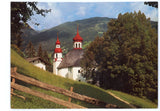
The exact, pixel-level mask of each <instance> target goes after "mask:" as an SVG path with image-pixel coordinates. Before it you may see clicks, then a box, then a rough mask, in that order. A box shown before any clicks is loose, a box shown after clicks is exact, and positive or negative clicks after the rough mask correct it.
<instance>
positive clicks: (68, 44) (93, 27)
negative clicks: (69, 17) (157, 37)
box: [22, 17, 158, 52]
mask: <svg viewBox="0 0 160 111" xmlns="http://www.w3.org/2000/svg"><path fill="white" fill-rule="evenodd" d="M110 20H111V18H107V17H93V18H88V19H83V20H77V21H73V22H66V23H63V24H61V25H58V26H56V27H53V28H51V29H48V30H44V31H41V32H37V31H35V30H33V29H32V28H31V27H29V26H28V27H27V28H24V29H23V32H24V34H23V35H22V37H23V39H24V46H23V47H26V45H27V44H28V42H29V41H32V43H33V44H34V46H35V47H36V48H38V45H39V44H41V45H42V47H43V49H45V50H47V51H48V52H53V49H54V48H55V41H56V38H57V32H58V35H59V38H60V41H61V46H62V48H63V49H66V50H70V49H72V46H73V44H72V43H73V41H72V39H73V37H74V36H75V35H76V32H77V24H79V33H80V35H81V36H82V37H83V39H84V41H92V40H94V38H95V37H97V36H102V35H103V33H104V32H106V31H107V23H108V22H109V21H110ZM157 24H158V23H157V22H153V21H151V25H152V27H154V28H155V29H156V30H157V29H158V25H157Z"/></svg>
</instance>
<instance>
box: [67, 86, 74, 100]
mask: <svg viewBox="0 0 160 111" xmlns="http://www.w3.org/2000/svg"><path fill="white" fill-rule="evenodd" d="M70 91H71V92H73V87H72V86H71V87H70ZM71 99H72V98H71V97H69V99H68V101H69V102H71Z"/></svg>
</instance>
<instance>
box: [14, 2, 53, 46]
mask: <svg viewBox="0 0 160 111" xmlns="http://www.w3.org/2000/svg"><path fill="white" fill-rule="evenodd" d="M36 5H37V2H11V44H16V45H17V46H18V47H20V46H21V44H22V39H21V34H22V32H21V28H22V27H23V26H25V25H26V22H27V21H28V20H30V17H31V16H32V15H34V14H40V15H42V16H45V14H46V13H48V12H50V11H51V10H44V9H38V8H37V6H36ZM35 24H36V25H38V23H35Z"/></svg>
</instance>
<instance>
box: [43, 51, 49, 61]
mask: <svg viewBox="0 0 160 111" xmlns="http://www.w3.org/2000/svg"><path fill="white" fill-rule="evenodd" d="M43 52H44V53H43V59H44V60H45V61H46V62H48V63H49V62H50V61H49V57H48V52H47V51H46V50H45V51H43Z"/></svg>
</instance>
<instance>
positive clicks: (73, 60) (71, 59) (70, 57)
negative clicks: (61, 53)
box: [58, 49, 84, 69]
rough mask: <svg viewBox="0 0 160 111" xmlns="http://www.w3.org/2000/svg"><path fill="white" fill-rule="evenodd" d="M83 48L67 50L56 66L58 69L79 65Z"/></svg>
mask: <svg viewBox="0 0 160 111" xmlns="http://www.w3.org/2000/svg"><path fill="white" fill-rule="evenodd" d="M83 53H84V52H83V50H82V49H81V50H75V49H72V50H71V51H69V52H68V53H67V54H66V55H65V57H64V58H63V61H62V62H61V63H60V65H59V66H58V69H61V68H67V67H80V61H81V59H82V58H83Z"/></svg>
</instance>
